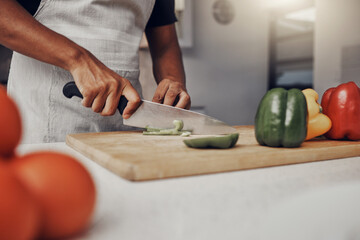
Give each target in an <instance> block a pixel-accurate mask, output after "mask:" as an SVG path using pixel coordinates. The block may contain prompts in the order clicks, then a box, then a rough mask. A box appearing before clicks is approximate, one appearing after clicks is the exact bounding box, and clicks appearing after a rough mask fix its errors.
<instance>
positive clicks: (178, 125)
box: [143, 120, 191, 136]
mask: <svg viewBox="0 0 360 240" xmlns="http://www.w3.org/2000/svg"><path fill="white" fill-rule="evenodd" d="M173 124H174V128H169V129H166V128H156V127H150V126H147V127H146V131H143V134H144V135H182V136H190V134H191V132H190V131H186V130H182V128H183V127H184V122H183V121H182V120H174V121H173Z"/></svg>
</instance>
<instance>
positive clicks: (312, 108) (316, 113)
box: [302, 88, 331, 140]
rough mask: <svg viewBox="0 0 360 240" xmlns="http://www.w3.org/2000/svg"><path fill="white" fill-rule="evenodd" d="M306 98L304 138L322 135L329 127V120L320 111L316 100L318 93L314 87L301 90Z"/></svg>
mask: <svg viewBox="0 0 360 240" xmlns="http://www.w3.org/2000/svg"><path fill="white" fill-rule="evenodd" d="M302 92H303V94H304V95H305V98H306V103H307V111H308V123H307V134H306V138H305V140H309V139H312V138H314V137H317V136H320V135H323V134H324V133H326V132H327V131H329V129H330V128H331V120H330V118H329V117H328V116H326V115H325V114H323V113H321V111H322V109H321V106H320V104H319V103H318V102H317V100H318V99H319V95H318V94H317V92H316V91H315V90H314V89H311V88H308V89H305V90H303V91H302Z"/></svg>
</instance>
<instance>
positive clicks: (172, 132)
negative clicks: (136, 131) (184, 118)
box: [143, 129, 189, 135]
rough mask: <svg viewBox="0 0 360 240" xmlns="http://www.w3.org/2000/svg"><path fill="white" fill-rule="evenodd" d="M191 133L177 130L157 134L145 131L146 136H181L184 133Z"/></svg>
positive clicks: (164, 130)
mask: <svg viewBox="0 0 360 240" xmlns="http://www.w3.org/2000/svg"><path fill="white" fill-rule="evenodd" d="M188 132H189V131H178V130H176V129H162V130H160V131H157V132H155V131H154V132H148V131H143V134H144V135H181V134H183V133H188Z"/></svg>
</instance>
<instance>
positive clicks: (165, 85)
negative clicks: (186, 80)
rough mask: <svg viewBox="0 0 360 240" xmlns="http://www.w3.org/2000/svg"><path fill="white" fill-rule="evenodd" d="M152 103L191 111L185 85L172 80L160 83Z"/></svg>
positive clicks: (164, 80)
mask: <svg viewBox="0 0 360 240" xmlns="http://www.w3.org/2000/svg"><path fill="white" fill-rule="evenodd" d="M152 101H153V102H156V103H162V104H165V105H169V106H175V107H178V108H184V109H190V106H191V100H190V96H189V94H188V93H187V90H186V87H185V85H184V84H183V83H182V82H178V81H174V80H171V79H163V80H161V81H160V83H159V85H158V87H157V89H156V91H155V94H154V97H153V99H152Z"/></svg>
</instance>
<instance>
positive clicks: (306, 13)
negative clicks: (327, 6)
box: [285, 7, 316, 22]
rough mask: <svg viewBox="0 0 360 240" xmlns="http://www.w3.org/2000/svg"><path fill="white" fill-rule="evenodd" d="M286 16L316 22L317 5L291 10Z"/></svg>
mask: <svg viewBox="0 0 360 240" xmlns="http://www.w3.org/2000/svg"><path fill="white" fill-rule="evenodd" d="M285 18H287V19H291V20H298V21H305V22H315V20H316V12H315V7H311V8H306V9H302V10H299V11H296V12H291V13H288V14H286V15H285Z"/></svg>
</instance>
